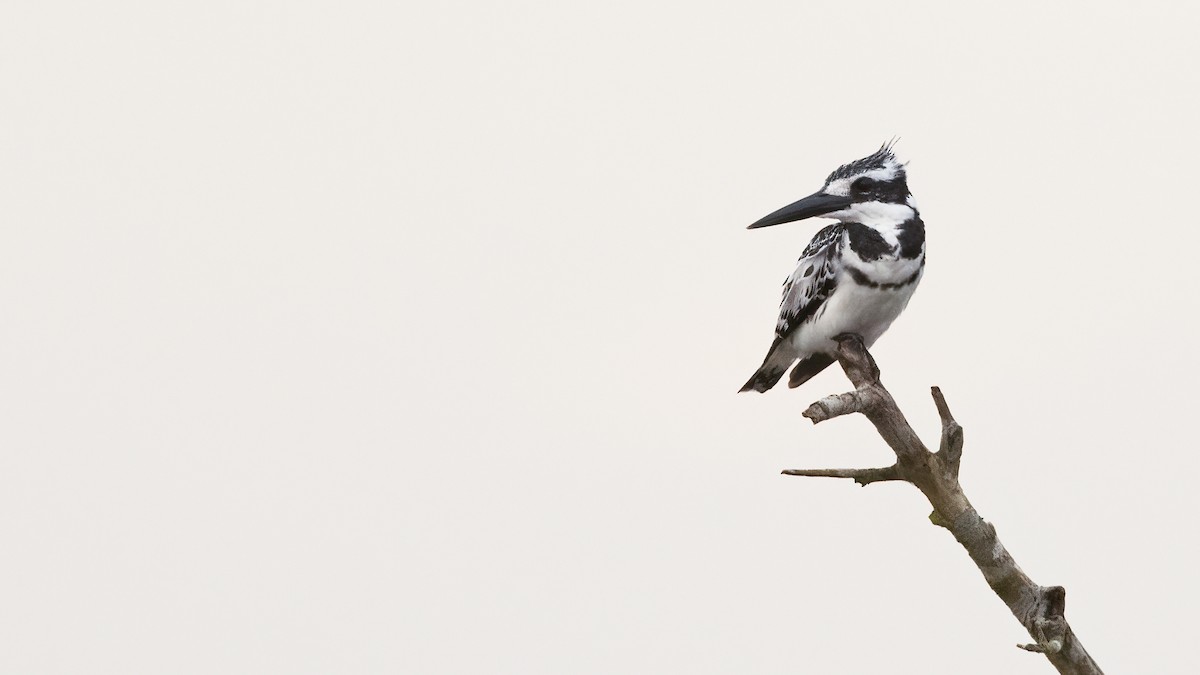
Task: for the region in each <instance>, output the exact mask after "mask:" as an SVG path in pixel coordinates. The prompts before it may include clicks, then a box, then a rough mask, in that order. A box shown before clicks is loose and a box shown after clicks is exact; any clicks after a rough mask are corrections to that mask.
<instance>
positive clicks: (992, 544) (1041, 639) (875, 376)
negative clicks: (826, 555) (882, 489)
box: [783, 335, 1102, 675]
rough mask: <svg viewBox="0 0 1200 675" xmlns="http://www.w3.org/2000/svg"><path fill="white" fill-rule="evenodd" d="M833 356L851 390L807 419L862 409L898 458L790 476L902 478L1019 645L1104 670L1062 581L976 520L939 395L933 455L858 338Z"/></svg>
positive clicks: (1095, 674) (1094, 673)
mask: <svg viewBox="0 0 1200 675" xmlns="http://www.w3.org/2000/svg"><path fill="white" fill-rule="evenodd" d="M838 342H839V347H838V355H837V356H838V361H839V362H840V363H841V365H842V368H843V369H844V370H845V371H846V375H847V376H848V377H849V378H850V381H851V382H852V383H854V387H855V390H854V391H852V392H848V393H845V394H838V395H835V396H827V397H825V398H823V399H821V400H820V401H817V402H816V403H814V404H812V405H811V406H809V407H808V409H807V410H805V411H804V416H805V417H807V418H809V419H811V420H812V421H813V423H814V424H816V423H818V422H824V421H825V420H829V419H833V418H834V417H840V416H842V415H849V414H851V413H862V414H863V415H865V416H866V417H867V419H869V420H871V423H872V424H874V425H875V429H876V430H878V432H879V435H880V436H882V437H883V440H884V441H886V442H887V444H888V445H889V446H891V448H892V450H893V451H894V452H895V453H896V463H895V464H893V465H892V466H888V467H883V468H878V469H795V470H789V471H784V472H783V473H785V474H788V475H791V476H824V477H830V478H853V479H854V481H855V482H857V483H858V484H860V485H868V484H870V483H874V482H879V481H894V480H901V481H905V482H908V483H911V484H913V485H915V486H916V487H917V489H919V490H920V491H921V492H922V493H923V494H924V495H925V497H926V498H927V499H928V500H929V503H930V505H931V506H933V513H931V514H930V515H929V519H930V520H931V521H932V522H933V523H934V524H935V525H938V526H941V527H944V528H946V529H947V530H949V531H950V533H951V534H953V535H954V538H955V539H957V540H958V543H960V544H962V546H963V548H965V549H966V550H967V554H968V555H969V556H970V557H971V560H972V561H974V562H975V564H976V565H977V566H978V567H979V570H980V571H981V572H983V578H984V580H986V581H987V583H988V585H989V586H991V587H992V590H993V591H995V593H996V595H998V596H1000V599H1001V600H1003V601H1004V604H1006V605H1008V608H1009V610H1011V611H1012V613H1013V616H1015V617H1017V620H1018V621H1020V622H1021V625H1023V626H1025V629H1026V630H1027V631H1029V635H1030V636H1031V637H1032V638H1033V639H1034V643H1033V644H1028V645H1017V646H1018V647H1021V648H1022V649H1026V650H1029V651H1034V652H1041V653H1043V654H1045V655H1046V658H1047V659H1049V660H1050V663H1052V664H1053V665H1054V667H1055V668H1057V669H1058V672H1060V673H1064V674H1069V675H1102V673H1101V671H1100V667H1099V666H1097V665H1096V662H1095V661H1093V660H1092V657H1091V656H1089V655H1088V653H1087V651H1086V650H1084V648H1083V645H1082V644H1081V643H1080V641H1079V638H1077V637H1075V634H1074V633H1073V632H1072V631H1071V626H1070V625H1069V624H1068V623H1067V620H1066V618H1065V617H1064V616H1063V613H1064V610H1065V607H1066V591H1065V590H1064V589H1063V587H1062V586H1039V585H1037V584H1035V583H1034V582H1033V580H1031V579H1030V578H1029V577H1028V576H1026V574H1025V573H1024V572H1023V571H1021V568H1020V567H1018V566H1017V563H1016V561H1015V560H1013V557H1012V556H1011V555H1009V553H1008V550H1007V549H1005V548H1004V544H1002V543H1000V539H999V538H998V537H997V536H996V528H994V527H992V525H991V524H990V523H988V522H987V521H985V520H984V519H983V518H982V517H980V515H979V513H978V512H976V511H975V507H973V506H971V502H970V501H968V500H967V496H966V495H965V494H963V490H962V486H961V485H959V483H958V467H959V462H960V461H961V459H962V448H963V430H962V427H961V426H959V425H958V422H955V421H954V417H953V416H952V415H951V414H950V408H949V407H948V406H947V405H946V399H945V398H944V397H943V396H942V392H941V391H940V390H939V389H938V388H937V387H933V400H934V404H935V405H936V406H937V409H938V414H939V415H940V416H941V419H942V438H941V443H940V447H939V449H938V451H937V452H930V451H929V450H928V449H927V448H926V447H925V445H924V444H923V443H922V442H921V439H920V438H918V437H917V434H916V432H914V431H913V429H912V427H911V426H909V424H908V420H906V419H905V418H904V414H903V413H901V412H900V409H899V408H898V407H897V406H896V401H895V400H894V399H892V395H891V394H890V393H888V390H887V389H885V388H884V386H883V384H881V383H880V381H879V368H878V366H876V365H875V360H874V359H873V358H871V354H870V353H869V352H867V350H866V347H864V346H863V343H862V339H861V338H860V337H858V336H857V335H843V336H840V337H839V338H838Z"/></svg>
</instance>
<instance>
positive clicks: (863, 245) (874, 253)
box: [846, 223, 895, 262]
mask: <svg viewBox="0 0 1200 675" xmlns="http://www.w3.org/2000/svg"><path fill="white" fill-rule="evenodd" d="M846 231H847V232H849V233H850V248H852V249H854V252H855V253H857V254H858V257H859V258H862V259H863V261H864V262H869V261H871V260H879V259H880V258H882V257H883V256H885V255H888V254H889V253H894V252H895V249H893V248H892V245H891V244H889V243H887V240H886V239H884V238H883V235H882V234H879V231H878V230H876V229H875V228H872V227H868V226H866V225H863V224H862V223H846Z"/></svg>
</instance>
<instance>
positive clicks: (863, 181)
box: [850, 178, 875, 193]
mask: <svg viewBox="0 0 1200 675" xmlns="http://www.w3.org/2000/svg"><path fill="white" fill-rule="evenodd" d="M850 187H851V189H853V190H854V191H855V192H860V193H861V192H867V191H869V190H870V189H871V188H873V187H875V181H873V180H871V179H870V178H859V179H858V180H856V181H854V182H853V183H852V184H851V185H850Z"/></svg>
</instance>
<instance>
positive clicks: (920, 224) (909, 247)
mask: <svg viewBox="0 0 1200 675" xmlns="http://www.w3.org/2000/svg"><path fill="white" fill-rule="evenodd" d="M896 240H897V241H899V242H900V257H901V258H915V257H917V256H919V255H921V249H922V247H923V246H924V245H925V223H924V221H922V220H921V217H920V216H913V217H912V218H909V219H908V220H906V221H904V223H903V224H901V225H900V234H898V235H896Z"/></svg>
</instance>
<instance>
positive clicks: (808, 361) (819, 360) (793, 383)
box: [788, 354, 833, 389]
mask: <svg viewBox="0 0 1200 675" xmlns="http://www.w3.org/2000/svg"><path fill="white" fill-rule="evenodd" d="M832 364H833V358H831V357H828V356H825V355H824V354H813V355H811V356H808V357H805V358H803V359H800V363H797V364H796V367H795V368H792V374H791V375H790V376H789V377H788V387H790V388H792V389H795V388H796V387H799V386H800V385H802V384H804V383H805V382H808V381H809V380H811V379H812V378H813V376H814V375H816V374H817V373H819V372H821V371H822V370H825V369H826V368H828V367H829V366H830V365H832Z"/></svg>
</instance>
